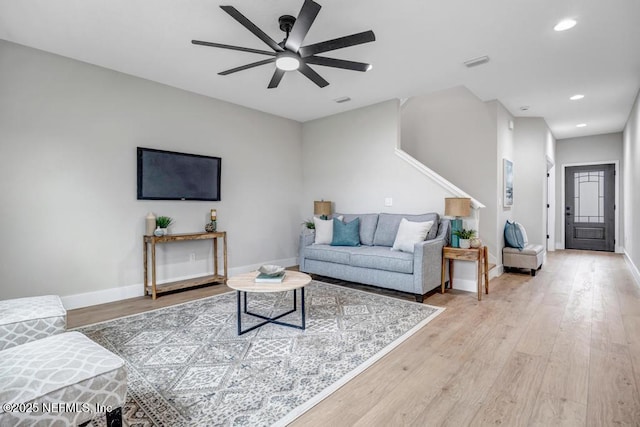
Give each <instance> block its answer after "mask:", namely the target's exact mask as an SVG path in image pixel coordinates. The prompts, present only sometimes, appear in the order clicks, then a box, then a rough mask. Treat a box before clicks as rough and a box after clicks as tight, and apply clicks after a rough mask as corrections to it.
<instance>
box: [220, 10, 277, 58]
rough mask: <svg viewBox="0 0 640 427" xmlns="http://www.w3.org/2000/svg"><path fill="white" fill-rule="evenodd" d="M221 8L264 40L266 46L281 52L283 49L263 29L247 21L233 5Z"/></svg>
mask: <svg viewBox="0 0 640 427" xmlns="http://www.w3.org/2000/svg"><path fill="white" fill-rule="evenodd" d="M220 8H221V9H222V10H224V11H225V12H227V13H228V14H229V15H231V17H232V18H233V19H235V20H236V21H238V22H239V23H240V24H242V25H243V26H244V27H245V28H246V29H247V30H249V31H251V32H252V33H253V34H254V35H255V36H256V37H258V38H259V39H260V40H262V41H263V42H265V43H266V44H267V46H269V47H270V48H271V49H273V50H275V51H276V52H282V51H283V50H284V49H283V48H282V47H280V45H278V43H276V42H275V41H274V40H273V39H272V38H271V37H269V36H268V35H267V34H266V33H265V32H264V31H262V30H261V29H260V28H258V27H257V26H256V24H254V23H253V22H251V21H249V19H247V17H246V16H244V15H243V14H241V13H240V12H239V11H238V9H236V8H235V7H233V6H220Z"/></svg>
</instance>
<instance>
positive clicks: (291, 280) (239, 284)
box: [227, 270, 311, 335]
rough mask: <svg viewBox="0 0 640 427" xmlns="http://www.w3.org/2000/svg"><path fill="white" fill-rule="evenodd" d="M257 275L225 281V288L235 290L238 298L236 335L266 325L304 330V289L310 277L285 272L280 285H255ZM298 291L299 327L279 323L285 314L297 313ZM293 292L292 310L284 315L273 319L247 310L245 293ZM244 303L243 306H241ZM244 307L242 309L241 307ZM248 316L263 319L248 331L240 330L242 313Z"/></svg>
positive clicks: (295, 272) (244, 275)
mask: <svg viewBox="0 0 640 427" xmlns="http://www.w3.org/2000/svg"><path fill="white" fill-rule="evenodd" d="M257 275H258V272H257V271H252V272H251V273H244V274H240V275H238V276H234V277H231V278H229V279H228V280H227V286H228V287H230V288H231V289H235V290H236V293H237V297H238V335H242V334H245V333H247V332H249V331H253V330H254V329H256V328H259V327H260V326H262V325H266V324H267V323H275V324H277V325H282V326H289V327H290V328H297V329H305V312H304V287H305V286H307V285H308V284H309V283H310V282H311V276H309V275H308V274H304V273H301V272H299V271H289V270H287V271H286V273H285V276H284V280H282V282H281V283H268V282H267V283H262V282H260V283H256V282H255V278H256V276H257ZM298 289H300V316H301V320H302V322H301V325H293V324H291V323H285V322H280V321H278V319H280V318H281V317H283V316H286V315H287V314H290V313H293V312H294V311H297V302H296V291H297V290H298ZM291 290H293V308H292V309H291V310H289V311H287V312H286V313H282V314H279V315H277V316H275V317H267V316H263V315H261V314H257V313H252V312H250V311H249V309H248V308H247V293H250V292H285V291H291ZM242 302H244V304H242ZM243 305H244V307H243ZM243 312H244V313H245V314H248V315H250V316H254V317H258V318H260V319H263V320H264V322H262V323H258V324H257V325H254V326H252V327H250V328H248V329H245V330H244V331H243V330H242V320H241V318H242V313H243Z"/></svg>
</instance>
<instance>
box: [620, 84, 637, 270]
mask: <svg viewBox="0 0 640 427" xmlns="http://www.w3.org/2000/svg"><path fill="white" fill-rule="evenodd" d="M622 141H623V142H622V144H623V145H622V147H623V148H622V149H623V158H624V160H623V163H624V168H623V169H624V170H623V185H622V193H623V194H624V196H623V197H622V200H623V203H622V206H623V210H624V233H623V234H622V235H623V236H624V239H622V240H623V244H624V248H625V252H626V254H627V256H628V258H629V260H630V261H631V262H632V263H633V272H634V275H635V277H636V280H637V281H638V282H639V283H640V272H639V271H638V269H639V268H640V225H638V217H640V191H638V187H639V186H640V93H639V95H638V96H636V101H635V103H634V104H633V108H632V110H631V114H630V115H629V120H628V121H627V125H626V126H625V128H624V133H623V139H622ZM636 242H638V243H636Z"/></svg>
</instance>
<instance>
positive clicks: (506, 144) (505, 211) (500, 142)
mask: <svg viewBox="0 0 640 427" xmlns="http://www.w3.org/2000/svg"><path fill="white" fill-rule="evenodd" d="M489 105H491V106H492V107H493V108H494V109H495V113H496V131H497V147H496V151H497V153H496V154H497V157H496V160H497V161H496V165H495V166H496V171H497V172H496V174H497V180H496V182H495V185H496V195H497V198H496V199H495V200H494V203H495V204H496V211H497V218H496V229H495V233H496V242H497V250H496V259H497V263H496V265H497V266H498V268H502V248H503V247H504V225H505V223H506V222H507V220H509V221H512V220H513V214H512V210H511V207H504V203H503V199H502V198H503V192H504V191H503V189H504V167H503V164H502V159H509V160H511V161H513V156H514V129H510V124H514V117H513V116H512V115H511V114H510V113H509V112H508V111H507V109H506V108H504V106H503V105H502V104H500V102H498V101H492V102H491V103H489Z"/></svg>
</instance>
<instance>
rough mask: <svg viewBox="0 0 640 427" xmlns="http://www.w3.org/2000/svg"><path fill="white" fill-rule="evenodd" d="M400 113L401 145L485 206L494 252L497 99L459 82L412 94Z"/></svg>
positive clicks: (484, 223)
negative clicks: (482, 97) (478, 94)
mask: <svg viewBox="0 0 640 427" xmlns="http://www.w3.org/2000/svg"><path fill="white" fill-rule="evenodd" d="M401 117H402V118H401V129H402V132H401V146H402V149H403V150H405V151H406V152H407V153H409V154H411V155H412V156H413V157H415V158H416V159H417V160H419V161H420V162H422V163H424V164H425V165H426V166H428V167H429V168H430V169H432V170H434V171H435V172H437V173H438V174H440V175H441V176H443V177H444V178H446V179H447V180H448V181H450V182H451V183H453V184H454V185H456V186H457V187H459V188H460V189H462V190H463V191H465V192H467V193H468V194H470V195H471V196H473V197H474V198H476V199H477V200H479V201H480V202H481V203H483V204H484V205H485V206H486V207H485V208H483V209H482V210H481V211H480V230H479V234H480V237H481V238H482V240H483V242H484V244H486V245H487V246H488V247H489V251H490V252H491V254H493V255H496V254H497V253H498V241H497V239H498V236H497V233H496V224H497V209H498V208H497V204H496V200H497V186H496V182H497V181H498V168H497V162H498V160H497V103H485V102H482V101H481V100H480V99H478V97H476V96H475V95H474V94H473V93H471V92H470V91H469V90H468V89H467V88H465V87H463V86H459V87H454V88H451V89H446V90H442V91H438V92H434V93H430V94H427V95H421V96H416V97H413V98H410V99H409V100H408V101H407V102H406V103H405V104H403V106H402V115H401Z"/></svg>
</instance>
